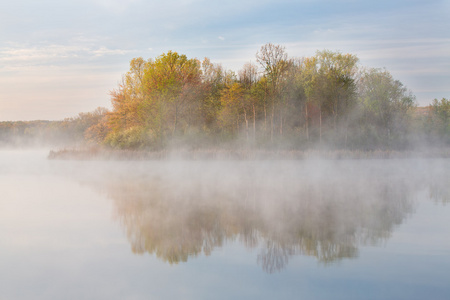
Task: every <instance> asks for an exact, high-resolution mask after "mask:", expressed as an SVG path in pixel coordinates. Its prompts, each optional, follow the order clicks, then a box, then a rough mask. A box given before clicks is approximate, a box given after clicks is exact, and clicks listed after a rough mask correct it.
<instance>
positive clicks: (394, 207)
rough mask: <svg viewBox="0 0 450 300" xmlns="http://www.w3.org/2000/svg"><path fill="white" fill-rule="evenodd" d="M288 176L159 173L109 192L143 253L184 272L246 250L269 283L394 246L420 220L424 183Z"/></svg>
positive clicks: (109, 186)
mask: <svg viewBox="0 0 450 300" xmlns="http://www.w3.org/2000/svg"><path fill="white" fill-rule="evenodd" d="M282 167H283V168H284V169H283V171H284V172H283V173H281V172H277V171H280V170H281V167H279V168H280V169H277V170H275V171H274V172H265V171H266V170H265V169H264V168H262V167H260V166H257V165H256V164H247V165H246V164H242V163H241V164H235V163H232V164H231V166H230V165H228V166H226V167H225V166H220V167H219V166H218V165H217V166H212V167H211V166H209V167H205V168H206V169H205V170H201V171H202V172H198V171H200V170H195V169H194V170H192V169H191V168H190V167H189V166H187V167H184V168H179V169H177V170H176V171H174V170H168V169H158V168H154V169H151V168H149V170H141V171H138V172H135V174H134V175H130V176H126V177H123V176H120V177H119V176H114V174H113V175H111V176H110V177H108V178H107V179H105V180H104V181H103V182H102V186H103V188H104V189H105V190H106V191H107V193H108V195H109V197H110V198H111V199H113V201H114V204H115V205H114V207H115V215H116V217H117V219H118V221H119V222H120V223H121V224H122V225H123V228H124V229H125V231H126V235H127V237H128V239H129V242H130V244H131V247H132V251H133V252H134V253H137V254H144V253H150V254H154V255H156V256H157V257H158V258H160V259H162V260H164V261H166V262H169V263H179V262H185V261H187V260H188V259H189V258H190V257H195V256H197V255H199V254H204V255H209V254H210V253H211V252H212V251H213V250H214V249H215V248H217V247H221V246H223V245H224V243H226V242H227V241H239V242H241V243H242V244H243V245H245V246H246V247H248V248H251V249H256V250H257V251H258V253H259V254H258V255H257V263H258V264H260V265H261V267H262V269H263V270H264V271H266V272H269V273H272V272H275V271H279V270H281V269H283V268H285V267H286V266H287V264H288V262H289V259H290V257H291V256H293V255H308V256H314V257H316V258H317V260H318V261H319V262H320V263H324V264H328V263H332V262H336V261H338V260H341V259H344V258H354V257H357V256H358V248H359V247H360V246H361V245H379V244H380V243H383V242H385V241H386V240H387V239H388V238H389V237H390V235H391V233H392V232H393V230H394V229H395V227H396V226H397V225H399V224H401V223H402V222H403V221H404V219H405V218H406V216H407V215H408V214H410V213H412V212H413V207H414V201H413V200H414V197H415V193H416V192H417V188H418V185H417V181H407V180H405V179H404V178H403V177H401V176H393V175H389V174H384V176H382V175H383V174H380V173H379V172H374V170H364V171H361V170H356V171H355V169H350V170H347V169H344V170H342V169H339V168H338V169H337V170H331V171H330V170H328V171H330V173H323V172H324V170H321V173H320V174H326V175H318V176H315V175H314V174H313V175H311V173H310V172H309V171H306V170H302V169H301V168H298V166H289V165H284V166H282ZM325 171H327V170H325ZM346 171H351V172H347V173H346V174H345V175H346V176H342V172H346Z"/></svg>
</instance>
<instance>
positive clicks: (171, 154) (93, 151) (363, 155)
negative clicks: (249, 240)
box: [48, 148, 450, 161]
mask: <svg viewBox="0 0 450 300" xmlns="http://www.w3.org/2000/svg"><path fill="white" fill-rule="evenodd" d="M403 158H450V148H437V149H426V150H414V151H413V150H411V151H393V150H368V151H364V150H316V149H313V150H248V149H242V150H224V149H197V150H173V151H169V150H160V151H144V150H110V149H102V148H90V149H61V150H55V151H53V150H52V151H50V152H49V155H48V159H51V160H130V161H131V160H303V159H336V160H338V159H403Z"/></svg>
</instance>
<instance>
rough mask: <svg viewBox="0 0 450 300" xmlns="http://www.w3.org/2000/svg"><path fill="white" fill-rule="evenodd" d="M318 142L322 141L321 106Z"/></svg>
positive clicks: (320, 107)
mask: <svg viewBox="0 0 450 300" xmlns="http://www.w3.org/2000/svg"><path fill="white" fill-rule="evenodd" d="M319 142H320V143H322V106H319Z"/></svg>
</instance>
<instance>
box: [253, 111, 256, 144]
mask: <svg viewBox="0 0 450 300" xmlns="http://www.w3.org/2000/svg"><path fill="white" fill-rule="evenodd" d="M253 140H256V111H255V104H253Z"/></svg>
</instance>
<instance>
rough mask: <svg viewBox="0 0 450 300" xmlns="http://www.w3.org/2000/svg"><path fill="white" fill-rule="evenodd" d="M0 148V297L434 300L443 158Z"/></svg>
mask: <svg viewBox="0 0 450 300" xmlns="http://www.w3.org/2000/svg"><path fill="white" fill-rule="evenodd" d="M46 155H47V152H46V151H23V150H22V151H5V150H4V151H0V193H1V198H0V237H1V239H0V251H1V259H0V270H1V271H0V299H175V298H181V299H274V298H277V299H291V298H297V299H298V298H304V299H424V298H429V299H448V298H449V296H450V287H449V284H448V283H449V280H448V278H449V277H448V270H449V269H450V239H449V237H450V226H449V225H450V209H449V205H448V202H449V201H450V187H449V183H450V181H449V178H450V160H448V159H427V160H425V159H424V160H409V159H404V160H380V159H376V160H340V161H331V160H311V161H244V162H243V161H214V162H212V161H210V162H204V161H177V160H174V161H148V162H130V161H122V162H107V161H78V162H77V161H49V160H47V159H46Z"/></svg>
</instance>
